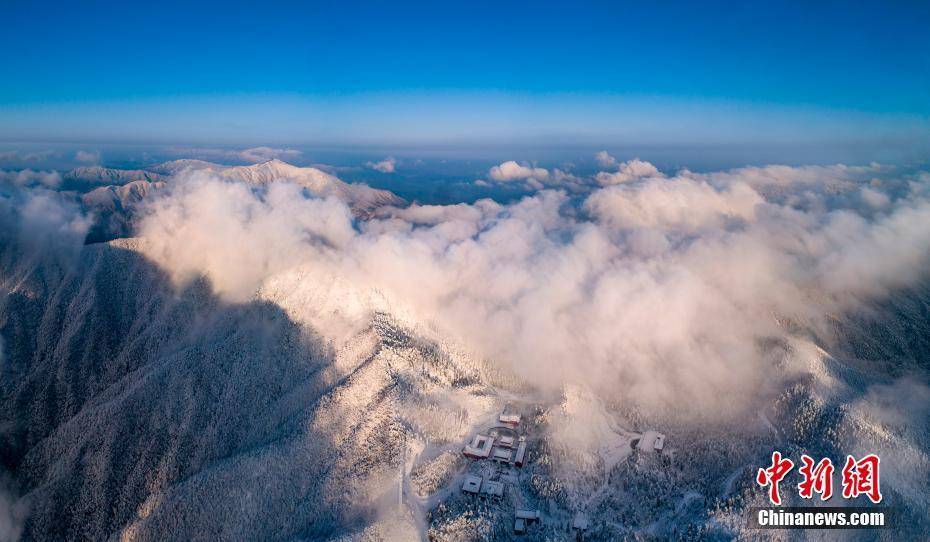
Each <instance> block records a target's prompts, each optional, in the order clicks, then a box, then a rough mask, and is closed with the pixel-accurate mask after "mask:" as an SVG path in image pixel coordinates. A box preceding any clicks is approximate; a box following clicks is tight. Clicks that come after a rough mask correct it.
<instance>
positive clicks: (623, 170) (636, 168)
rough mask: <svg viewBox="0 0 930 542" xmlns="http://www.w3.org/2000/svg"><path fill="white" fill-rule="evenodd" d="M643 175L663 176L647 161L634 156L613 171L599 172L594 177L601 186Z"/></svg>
mask: <svg viewBox="0 0 930 542" xmlns="http://www.w3.org/2000/svg"><path fill="white" fill-rule="evenodd" d="M644 177H663V175H662V173H661V172H659V170H658V169H656V167H655V166H654V165H652V164H650V163H649V162H646V161H644V160H640V159H638V158H635V159H633V160H629V161H627V162H623V163H622V164H620V165H619V169H618V170H617V171H615V172H613V173H608V172H604V171H602V172H600V173H598V174H597V176H596V177H595V178H596V180H597V182H598V184H600V185H601V186H609V185H613V184H620V183H626V182H630V181H634V180H636V179H642V178H644Z"/></svg>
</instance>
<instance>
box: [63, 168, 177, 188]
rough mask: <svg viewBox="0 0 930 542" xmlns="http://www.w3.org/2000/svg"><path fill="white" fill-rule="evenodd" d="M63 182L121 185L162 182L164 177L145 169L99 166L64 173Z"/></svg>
mask: <svg viewBox="0 0 930 542" xmlns="http://www.w3.org/2000/svg"><path fill="white" fill-rule="evenodd" d="M62 178H63V179H64V180H65V181H72V182H79V183H84V184H87V185H121V184H126V183H129V182H133V181H149V182H155V181H163V180H165V179H164V176H163V175H161V174H159V173H156V172H154V171H149V170H145V169H116V168H108V167H101V166H89V167H79V168H75V169H72V170H71V171H68V172H67V173H65V174H64V175H63V176H62Z"/></svg>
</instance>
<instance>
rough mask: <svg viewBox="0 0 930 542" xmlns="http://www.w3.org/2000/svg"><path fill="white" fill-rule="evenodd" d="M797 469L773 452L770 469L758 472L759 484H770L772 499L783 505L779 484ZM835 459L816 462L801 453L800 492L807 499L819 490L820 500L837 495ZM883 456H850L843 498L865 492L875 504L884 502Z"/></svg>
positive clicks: (851, 497) (843, 472)
mask: <svg viewBox="0 0 930 542" xmlns="http://www.w3.org/2000/svg"><path fill="white" fill-rule="evenodd" d="M793 468H794V462H793V461H791V460H790V459H788V458H786V457H782V455H781V452H772V464H771V466H769V467H768V468H765V469H759V471H758V473H757V474H756V483H758V484H759V485H760V486H762V487H768V490H769V500H770V501H771V502H772V504H774V505H776V506H778V505H781V494H780V493H779V486H778V484H779V483H780V482H781V481H782V480H783V479H784V478H785V476H787V475H788V473H789V472H791V469H793ZM834 470H835V469H834V467H833V461H831V460H830V458H827V457H825V458H823V459H821V460H820V461H814V458H812V457H810V456H809V455H806V454H802V455H801V466H800V467H799V468H798V473H799V474H800V475H801V482H800V483H799V484H798V494H799V495H800V496H801V498H804V499H813V498H814V494H815V493H819V494H820V500H822V501H826V500H829V499H830V498H831V497H832V496H833V472H834ZM878 471H879V459H878V456H877V455H875V454H869V455H867V456H865V457H863V458H862V459H860V460H858V461H856V459H855V458H854V457H853V456H851V455H848V456H846V464H845V465H844V466H843V471H842V476H843V498H844V499H855V498H856V497H858V496H860V495H865V496H866V497H868V498H869V500H871V501H872V502H873V503H875V504H878V503H880V502H881V501H882V492H881V486H880V484H879V472H878Z"/></svg>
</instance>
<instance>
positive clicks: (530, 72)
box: [0, 2, 930, 167]
mask: <svg viewBox="0 0 930 542" xmlns="http://www.w3.org/2000/svg"><path fill="white" fill-rule="evenodd" d="M4 19H5V21H6V23H7V24H6V25H5V31H4V33H3V34H2V35H0V47H2V48H3V50H4V51H5V52H6V55H5V56H6V60H5V61H4V62H3V63H2V65H0V152H12V151H21V152H23V153H28V152H30V151H31V152H44V151H47V150H49V149H54V148H62V147H68V146H69V145H71V146H75V148H76V149H78V150H85V152H90V153H94V152H96V153H100V151H101V150H104V151H105V152H103V157H104V160H103V161H104V162H107V161H110V162H113V161H115V162H118V163H119V164H120V165H125V164H129V163H134V162H144V161H145V157H146V155H151V154H153V153H156V154H157V153H158V152H162V156H168V154H170V153H167V154H166V153H165V152H164V151H165V148H166V147H172V148H174V147H178V146H182V147H185V148H188V149H192V148H193V149H196V148H203V147H222V148H238V149H245V148H251V147H259V146H268V147H272V148H290V149H297V150H300V151H301V152H303V158H304V160H307V161H313V160H314V159H328V160H330V161H334V160H335V161H339V160H340V157H346V156H349V157H351V158H346V159H345V160H344V161H353V160H354V161H362V162H364V161H366V160H374V159H375V158H376V157H378V155H382V156H380V158H378V159H383V158H384V157H385V156H387V155H398V154H404V155H405V156H408V157H411V158H413V157H416V156H421V157H445V158H469V159H485V160H489V161H494V162H500V161H502V160H505V159H522V160H575V159H578V157H579V156H582V155H583V156H590V154H591V153H593V152H595V151H597V150H600V149H604V148H606V149H608V150H610V151H611V152H613V153H614V154H615V155H618V156H619V157H621V158H624V159H626V158H632V157H635V156H642V157H643V158H644V159H650V160H651V161H653V162H655V163H659V164H663V163H665V164H667V165H669V166H690V167H702V166H703V167H721V166H729V167H733V166H739V165H747V164H757V165H761V164H763V163H792V164H802V163H835V162H845V163H858V164H867V163H869V162H871V161H892V162H898V163H901V162H921V163H922V162H924V161H925V160H926V159H927V151H928V149H930V121H928V114H930V100H928V95H927V89H928V88H930V47H928V45H927V43H926V40H925V39H924V33H925V30H926V28H927V27H928V26H930V10H928V8H927V7H926V6H918V5H912V4H909V3H904V4H898V3H895V4H894V5H886V4H878V3H854V4H844V5H842V7H841V9H840V7H839V6H832V5H828V4H823V5H819V6H799V5H795V4H793V3H790V2H784V3H775V4H770V5H768V6H766V8H765V9H757V8H755V7H752V6H748V5H738V4H733V5H731V4H728V3H722V2H711V3H702V4H701V5H689V4H687V3H675V4H672V5H668V6H663V7H658V6H654V7H648V6H633V5H621V4H617V3H602V2H590V3H584V4H582V5H580V6H578V7H577V8H576V9H571V10H567V9H564V8H563V7H562V6H560V4H558V3H554V2H537V3H534V4H533V5H532V6H526V5H523V4H520V3H481V2H479V3H470V4H469V5H468V6H467V7H466V6H449V5H436V4H432V3H416V2H413V3H404V4H403V5H393V4H392V5H371V4H367V3H356V2H340V3H327V2H315V3H309V4H308V3H298V2H294V3H289V2H283V3H272V4H265V5H263V6H262V8H261V9H260V10H259V9H257V8H255V7H254V6H250V5H248V4H239V3H233V4H228V3H215V4H209V3H208V4H198V5H197V6H191V5H188V4H183V5H181V4H172V3H170V2H169V3H163V4H159V6H158V7H157V8H145V9H143V8H141V7H138V6H132V5H128V4H124V3H101V2H91V3H89V4H88V3H84V4H81V5H80V6H78V5H72V4H70V3H48V2H13V3H11V4H8V5H7V6H6V7H5V8H4ZM39 20H41V21H42V33H41V35H40V36H37V35H36V33H35V26H34V25H33V24H31V23H32V22H34V21H39ZM127 148H129V150H126V149H127ZM106 149H111V150H112V149H115V150H113V151H112V152H106ZM182 154H183V153H182ZM187 154H188V155H190V154H192V153H190V152H188V153H187ZM708 156H711V157H712V158H711V159H709V158H708ZM291 158H292V159H293V158H294V156H292V157H291ZM702 160H703V161H705V162H706V163H704V164H702V163H701V161H702ZM26 165H28V164H22V163H6V164H3V163H0V167H4V166H7V167H25V166H26Z"/></svg>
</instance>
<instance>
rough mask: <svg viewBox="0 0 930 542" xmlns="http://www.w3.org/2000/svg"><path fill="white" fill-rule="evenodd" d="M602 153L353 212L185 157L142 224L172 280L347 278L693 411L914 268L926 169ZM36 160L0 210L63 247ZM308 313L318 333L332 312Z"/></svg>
mask: <svg viewBox="0 0 930 542" xmlns="http://www.w3.org/2000/svg"><path fill="white" fill-rule="evenodd" d="M597 161H598V163H599V164H600V165H601V166H602V167H603V168H604V171H601V172H599V173H597V174H596V175H593V176H591V177H588V178H582V177H578V176H576V175H572V174H570V173H565V172H563V171H560V170H557V169H556V170H547V169H545V168H541V167H538V166H536V165H532V164H520V163H517V162H505V163H502V164H500V165H499V166H495V167H494V168H492V169H491V170H490V171H489V172H488V177H489V178H490V179H491V180H492V181H493V182H494V183H514V182H516V183H526V187H527V188H528V189H531V190H533V192H532V193H531V194H530V195H528V196H526V197H525V198H523V199H521V200H519V201H517V202H514V203H512V204H506V205H502V204H499V203H497V202H495V201H493V200H491V199H485V200H479V201H477V202H475V203H473V204H464V203H462V204H456V205H444V206H438V205H418V204H413V205H410V206H407V207H402V208H395V207H390V208H382V209H380V210H379V211H378V212H377V213H375V215H374V216H371V217H370V218H366V219H361V218H357V217H356V216H354V215H353V213H352V212H351V210H350V209H349V207H347V206H346V204H345V203H344V202H342V201H340V200H338V199H335V198H325V199H321V198H317V197H314V196H313V195H311V194H309V193H308V192H307V191H306V190H304V189H302V188H301V187H300V186H298V185H296V184H292V183H290V182H288V181H287V180H286V179H282V180H281V181H280V182H275V183H272V184H270V185H267V186H254V185H246V184H243V183H236V182H230V181H228V180H224V179H221V178H219V177H217V176H216V175H214V174H211V173H210V172H204V171H200V172H190V171H189V172H184V173H181V174H178V175H177V176H176V177H175V178H174V179H173V180H172V181H171V182H170V183H169V186H168V188H167V190H164V191H163V192H162V193H161V195H160V196H158V197H155V198H153V199H151V201H149V202H148V203H147V204H146V206H145V209H144V212H143V213H142V214H141V216H140V217H138V218H137V234H138V235H139V236H141V237H142V238H144V239H145V240H146V247H147V248H146V253H147V255H148V256H149V257H150V258H151V259H153V260H154V261H155V262H156V263H157V264H158V265H160V266H162V267H163V268H164V269H165V270H167V271H168V272H169V273H170V274H171V275H172V277H174V279H175V280H176V281H177V283H178V284H183V283H184V282H185V281H189V280H191V279H193V278H195V277H199V276H206V277H208V278H209V280H210V281H211V283H212V285H213V288H214V289H215V290H216V292H217V294H218V295H220V296H222V297H223V298H224V299H226V300H228V301H230V302H246V301H248V300H249V299H251V298H253V297H255V296H256V295H257V292H259V291H260V290H261V288H262V287H263V285H264V284H267V283H268V281H271V280H278V281H280V280H282V279H281V277H282V276H287V274H288V272H290V271H293V270H294V269H301V270H302V273H301V274H300V275H299V276H300V277H301V279H300V280H303V281H306V280H310V281H314V280H319V281H320V282H321V283H322V282H325V281H329V280H331V279H332V277H338V278H339V280H340V281H342V282H343V283H348V284H350V285H352V287H353V288H356V289H358V290H359V291H363V292H377V293H378V295H379V296H382V297H384V298H387V299H389V300H390V304H391V306H393V307H397V308H398V309H402V310H403V311H404V312H405V313H407V314H412V315H414V316H415V318H416V319H417V320H418V321H420V322H423V323H425V324H427V325H428V326H431V327H434V328H436V329H439V330H440V331H441V332H442V333H443V334H446V335H447V336H449V337H451V338H453V339H454V340H456V341H460V342H461V343H462V344H465V345H468V347H469V348H471V349H473V350H474V351H475V352H477V353H478V354H479V355H481V356H483V357H484V358H486V359H488V360H491V361H492V362H493V363H498V364H500V366H501V367H503V368H506V369H507V370H510V371H515V372H516V373H518V374H519V375H522V377H523V378H524V379H525V380H526V381H527V382H528V383H529V384H531V385H533V386H535V387H537V388H538V389H541V390H558V389H563V388H564V387H565V386H566V385H583V386H585V387H587V388H590V389H594V390H597V391H598V392H599V393H602V394H605V395H613V396H622V397H624V398H625V399H628V400H630V401H633V402H635V403H637V404H639V405H642V406H645V407H652V408H656V409H663V410H674V411H680V412H687V413H693V414H701V413H709V412H730V411H738V410H739V407H740V406H742V405H748V404H751V403H752V402H753V400H754V398H757V397H759V396H760V395H765V392H767V391H770V388H772V387H773V383H772V380H771V378H770V374H771V371H770V368H771V366H772V364H773V356H776V357H778V358H779V360H780V362H784V363H782V365H783V366H787V367H788V371H789V372H790V368H791V365H792V363H793V360H792V359H791V356H792V355H794V356H798V355H801V354H799V353H798V352H794V353H791V352H788V353H787V354H786V353H785V351H784V349H782V350H780V351H773V350H772V348H771V345H772V344H780V343H784V340H787V339H788V338H789V337H790V336H791V334H792V333H795V332H794V331H789V328H790V329H793V330H797V329H799V328H800V329H807V330H814V331H817V330H820V331H823V332H824V333H827V332H828V331H827V329H828V327H829V326H826V325H825V321H826V319H827V318H828V317H829V316H830V315H834V314H838V313H842V312H844V311H854V310H856V309H857V308H858V306H859V304H860V303H861V302H863V301H868V300H871V299H875V298H880V297H882V296H884V295H887V294H888V293H889V292H891V291H893V290H895V289H898V288H906V287H909V286H913V285H917V284H920V283H921V282H922V281H925V280H926V279H927V269H928V265H927V264H928V263H930V174H927V173H922V172H919V171H918V172H913V171H911V172H904V171H901V170H899V169H897V168H894V167H890V166H883V165H878V164H872V165H869V166H862V167H851V166H844V165H835V166H808V167H788V166H768V167H748V168H741V169H734V170H728V171H720V172H707V173H695V172H691V171H687V170H682V171H678V172H675V173H673V174H665V173H663V172H660V171H659V170H658V169H657V168H656V167H655V166H653V165H652V164H650V163H648V162H644V161H641V160H631V161H627V162H620V161H618V160H616V159H615V158H613V157H612V156H610V155H609V154H607V153H599V154H598V156H597ZM48 175H49V174H46V173H29V174H27V175H25V176H24V175H23V174H16V175H13V174H7V176H8V177H9V180H8V183H7V184H8V186H15V187H17V188H16V190H17V191H18V192H16V193H17V194H19V195H18V196H12V197H11V196H7V197H5V199H4V200H3V201H0V204H2V205H5V206H6V207H5V208H6V211H4V212H5V214H6V215H7V216H8V217H9V216H12V215H11V213H14V211H13V210H12V209H14V208H15V209H16V210H15V213H16V214H18V217H19V220H18V222H19V223H20V229H21V230H22V232H23V234H24V235H27V236H32V235H33V233H34V234H35V236H41V238H42V239H46V241H45V242H46V243H47V242H48V241H47V238H48V236H49V235H51V234H52V233H55V232H58V233H60V234H61V236H62V237H67V238H68V239H72V241H73V240H74V239H75V238H78V237H79V236H80V233H81V232H82V231H84V232H86V229H87V227H88V224H89V222H88V221H89V218H88V217H84V216H82V215H81V214H80V213H78V212H76V211H75V209H74V207H73V206H72V205H71V204H70V203H68V202H67V201H65V199H66V198H64V197H63V196H62V197H59V196H56V194H57V193H56V192H54V191H53V190H51V189H50V184H54V183H49V182H48V180H47V178H48ZM481 182H487V181H481ZM30 183H31V187H30ZM23 194H26V195H23ZM56 198H57V199H56ZM56 202H57V203H56ZM2 205H0V207H2ZM56 209H57V210H56ZM7 220H9V218H7ZM69 236H70V237H69ZM371 310H374V308H373V307H372V308H371ZM350 312H352V314H353V315H355V317H357V318H359V319H363V318H365V315H366V309H365V308H364V307H363V308H361V309H357V310H354V311H350ZM314 324H315V325H317V326H318V327H319V329H318V330H317V331H319V332H322V333H323V334H324V335H326V334H327V323H326V321H325V319H324V320H320V321H317V322H314ZM789 324H790V325H789ZM360 325H361V324H360ZM334 329H335V327H334ZM334 334H335V332H334ZM766 345H769V346H766ZM795 361H797V360H795ZM797 364H798V365H803V364H804V362H802V361H797ZM774 387H777V385H776V386H774ZM734 407H736V408H734Z"/></svg>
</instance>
